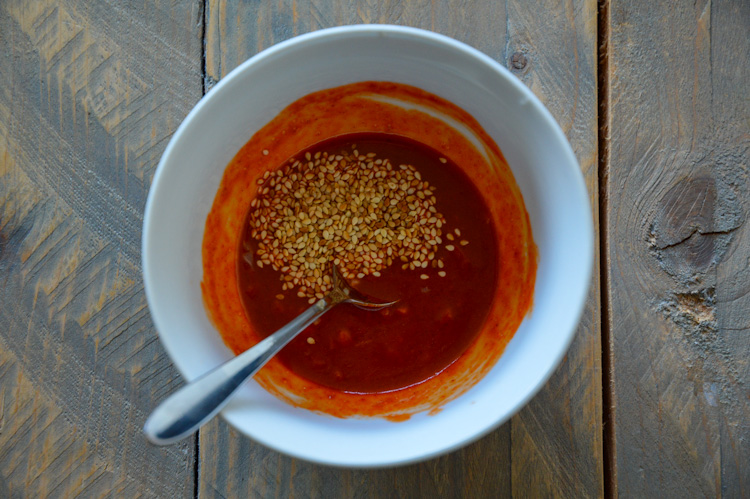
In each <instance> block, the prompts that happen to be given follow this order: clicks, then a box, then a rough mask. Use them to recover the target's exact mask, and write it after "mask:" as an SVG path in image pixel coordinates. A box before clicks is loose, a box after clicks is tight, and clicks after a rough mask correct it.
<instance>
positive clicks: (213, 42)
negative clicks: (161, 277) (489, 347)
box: [0, 0, 750, 498]
mask: <svg viewBox="0 0 750 499" xmlns="http://www.w3.org/2000/svg"><path fill="white" fill-rule="evenodd" d="M239 4H242V5H241V6H240V5H239ZM374 22H377V23H394V24H402V25H409V26H416V27H420V28H426V29H431V30H434V31H437V32H439V33H443V34H446V35H449V36H452V37H454V38H457V39H459V40H461V41H464V42H466V43H468V44H470V45H473V46H474V47H477V48H478V49H480V50H482V51H483V52H485V53H487V54H488V55H489V56H490V57H492V58H494V59H495V60H497V61H499V62H500V63H501V64H503V65H505V66H506V67H508V68H509V69H510V70H511V71H512V72H513V73H514V74H515V75H516V76H517V77H518V78H520V79H521V80H522V81H523V82H524V83H525V84H526V85H528V86H529V87H530V88H531V89H532V90H533V91H534V92H535V93H536V95H538V96H539V97H540V98H541V100H542V101H543V102H544V103H545V104H546V105H547V106H548V108H549V109H550V111H551V112H552V114H553V115H554V116H555V118H556V119H557V120H558V122H559V123H560V125H561V126H562V128H563V130H564V131H565V133H566V134H567V136H568V139H569V140H570V142H571V144H572V145H573V149H574V150H575V153H576V155H577V157H578V159H579V161H580V165H581V169H582V171H583V173H584V175H585V178H586V182H587V186H588V189H589V192H590V194H591V204H592V208H593V213H594V217H595V223H596V226H597V228H598V239H597V255H598V256H597V263H596V269H595V272H594V278H593V281H592V284H591V292H590V296H589V301H588V304H587V306H586V310H585V313H584V316H583V320H582V322H581V325H580V327H579V329H578V333H577V335H576V337H575V341H574V343H573V345H572V346H571V348H570V351H569V352H568V354H567V356H566V357H565V360H564V362H563V363H562V365H561V366H560V367H559V368H558V369H557V372H556V373H555V375H554V376H553V378H552V379H551V380H550V382H549V383H548V384H547V386H546V387H545V388H544V389H543V390H542V391H541V392H540V393H539V394H538V395H537V396H536V397H535V398H534V399H533V400H532V401H531V402H530V403H529V405H528V406H527V407H525V408H524V409H523V410H522V411H521V412H519V413H518V414H517V415H516V416H515V417H513V418H512V419H511V420H510V421H509V422H508V423H506V424H505V425H503V426H502V427H500V428H499V429H497V430H496V431H494V432H493V433H492V434H490V435H489V436H487V437H485V438H484V439H482V440H480V441H479V442H477V443H475V444H473V445H470V446H468V447H467V448H465V449H462V450H459V451H457V452H454V453H452V454H450V455H447V456H444V457H441V458H439V459H435V460H432V461H428V462H425V463H422V464H416V465H412V466H407V467H404V468H397V469H386V470H372V471H368V470H364V471H363V470H340V469H332V468H327V467H322V466H316V465H312V464H308V463H306V462H301V461H297V460H294V459H290V458H288V457H285V456H282V455H279V454H277V453H275V452H272V451H269V450H267V449H265V448H263V447H261V446H260V445H257V444H255V443H253V442H251V441H249V440H247V439H245V438H243V437H241V436H240V435H239V434H238V433H237V432H235V431H234V430H232V429H231V428H230V427H229V426H227V424H225V423H224V422H223V421H219V420H216V421H214V422H212V423H210V424H209V425H208V426H206V427H205V428H204V429H202V430H201V431H200V434H199V436H198V437H197V438H193V439H190V440H187V441H186V442H184V443H182V444H179V445H174V446H172V447H168V448H156V447H152V446H150V445H148V444H147V443H146V441H145V439H144V437H143V435H142V433H141V426H142V424H143V422H144V420H145V418H146V416H147V414H148V413H149V411H150V410H151V409H152V408H153V407H154V406H155V405H156V404H157V402H159V401H160V400H161V399H162V398H164V397H165V396H166V395H167V394H168V393H169V392H171V391H172V390H174V389H175V388H177V387H178V386H179V385H180V384H181V382H182V381H181V379H180V377H179V375H178V374H177V372H176V371H175V369H174V368H173V367H172V365H171V363H170V361H169V359H168V358H167V356H166V354H165V353H164V351H163V349H162V347H161V346H160V344H159V342H158V340H157V336H156V331H155V330H154V327H153V325H152V323H151V320H150V318H149V313H148V309H147V306H146V299H145V296H144V292H143V283H142V278H141V271H140V230H141V225H142V221H143V220H142V219H143V208H144V203H145V200H146V195H147V192H148V188H149V184H150V182H151V179H152V177H153V174H154V169H155V168H156V165H157V162H158V160H159V157H160V155H161V154H162V152H163V150H164V147H165V146H166V144H167V142H168V140H169V138H170V136H171V135H172V133H173V132H174V131H175V129H176V128H177V126H178V125H179V123H180V121H181V120H182V119H183V118H184V117H185V115H186V114H187V113H188V111H189V110H190V108H191V107H192V106H193V105H194V104H195V103H196V102H197V101H198V100H199V99H200V98H201V96H202V95H203V94H204V93H205V92H206V91H207V90H208V89H210V87H211V86H212V85H214V84H215V83H216V82H217V81H218V80H220V79H221V78H222V77H223V76H224V75H226V74H227V73H228V72H229V71H231V70H232V69H233V68H234V67H235V66H237V65H238V64H239V63H241V62H242V61H244V60H245V59H246V58H248V57H250V56H252V55H253V54H255V53H257V52H258V51H260V50H262V49H264V48H266V47H268V46H270V45H273V44H274V43H277V42H280V41H282V40H285V39H287V38H290V37H292V36H294V35H297V34H301V33H305V32H308V31H312V30H316V29H319V28H325V27H329V26H335V25H340V24H352V23H374ZM748 54H750V2H747V1H746V0H716V1H711V0H698V1H697V2H692V1H685V0H678V1H675V2H659V1H656V2H654V1H652V0H600V1H599V2H598V3H597V2H596V1H594V0H582V1H579V2H572V1H568V2H544V1H540V0H506V1H505V2H493V1H490V0H482V1H467V0H432V1H427V0H410V1H407V0H403V1H399V0H387V1H383V2H378V1H377V0H359V1H340V0H337V1H328V2H327V1H322V0H296V1H294V0H291V1H288V0H279V1H256V2H230V1H220V0H208V1H201V0H193V1H182V2H174V1H172V2H169V1H166V0H141V1H117V2H114V1H106V0H95V1H84V0H80V1H78V0H61V1H53V0H39V1H26V0H3V1H0V302H1V303H2V306H0V497H43V496H47V495H49V496H53V497H65V496H73V495H79V494H80V495H82V496H85V497H91V496H94V497H95V496H101V495H108V494H112V495H114V496H116V497H133V496H141V495H143V496H159V497H177V496H181V497H189V496H194V495H198V496H200V497H292V496H293V497H308V496H310V497H324V498H328V497H373V496H377V497H381V496H382V497H438V496H446V497H459V496H462V497H482V496H486V497H502V496H510V495H513V496H531V497H548V496H559V497H596V496H602V495H606V496H616V495H621V496H623V497H653V496H660V497H702V496H727V497H743V496H744V497H748V496H750V223H747V222H746V220H747V217H748V214H750V185H749V182H750V179H749V178H748V167H749V166H750V98H749V97H748V95H749V94H750V85H748V80H749V79H750V60H749V59H748V57H749V56H748Z"/></svg>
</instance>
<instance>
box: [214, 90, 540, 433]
mask: <svg viewBox="0 0 750 499" xmlns="http://www.w3.org/2000/svg"><path fill="white" fill-rule="evenodd" d="M396 101H397V102H401V103H405V104H406V105H405V106H402V105H398V104H396V103H394V102H396ZM420 109H427V110H429V113H426V112H422V111H421V110H420ZM436 115H438V116H440V117H444V118H446V119H447V121H446V119H443V118H440V117H436ZM451 123H458V124H460V126H461V127H462V132H459V131H458V130H457V129H456V128H455V127H454V125H453V124H451ZM349 133H367V134H373V133H388V134H394V135H398V136H402V137H406V138H408V139H412V141H416V142H418V143H420V144H424V146H425V147H426V148H429V149H432V150H434V151H439V153H440V155H441V156H443V157H445V158H447V159H448V160H449V161H450V162H452V165H455V167H456V168H452V167H451V168H447V169H446V170H445V175H449V173H448V172H451V173H450V174H455V170H460V172H463V174H465V176H466V177H468V178H469V179H471V183H472V184H473V188H474V189H475V190H476V191H478V193H479V196H475V195H472V196H469V195H464V196H461V197H460V200H459V199H458V196H457V195H455V194H451V191H452V190H453V185H452V184H453V182H452V181H451V182H450V183H449V185H447V186H446V184H445V179H444V180H442V182H443V183H440V182H441V179H440V178H439V177H440V175H441V174H440V173H438V174H437V175H436V176H435V177H434V178H431V180H430V182H431V183H432V182H434V183H435V185H436V186H439V190H438V191H437V193H436V196H437V197H438V202H439V203H441V205H443V204H444V205H445V206H444V207H441V210H443V215H444V216H445V217H446V218H449V217H462V218H465V219H466V220H464V221H461V222H460V223H461V224H463V225H462V226H460V227H459V228H460V229H461V231H462V232H463V231H464V230H467V231H471V232H472V233H471V234H468V235H467V240H470V244H469V245H468V246H466V247H465V248H464V251H463V254H464V257H465V258H466V259H467V262H475V263H473V264H468V263H467V264H466V265H465V266H464V267H461V265H462V264H461V262H460V261H452V262H451V263H450V264H449V265H446V271H447V272H448V274H447V275H446V277H445V278H443V280H447V281H446V282H447V283H449V284H450V288H451V289H457V287H458V286H461V283H460V282H459V280H458V274H460V273H462V272H469V273H470V275H471V276H472V277H470V278H469V277H467V278H466V281H467V282H468V283H470V284H472V285H473V286H474V288H475V289H474V290H467V291H466V294H465V295H463V298H462V299H467V300H468V298H469V297H474V298H475V299H480V300H481V298H482V297H483V298H485V299H489V300H490V304H489V306H488V307H487V305H481V303H480V306H479V307H476V306H475V305H473V306H472V307H476V309H475V310H474V311H472V312H471V313H470V315H471V317H472V318H471V319H469V320H473V321H477V322H478V323H480V326H479V331H478V332H477V331H476V326H473V325H472V327H469V328H465V329H461V328H458V327H454V328H453V329H452V331H454V333H456V334H457V335H458V336H460V337H457V338H451V340H452V341H444V342H443V344H445V345H450V347H449V348H450V349H451V352H450V353H448V352H445V355H444V356H442V355H443V352H441V351H440V350H439V345H434V344H433V343H438V341H437V340H433V339H429V340H424V336H423V335H427V334H435V328H425V327H422V328H419V327H417V322H419V321H417V320H414V323H413V324H412V325H410V326H409V330H410V332H411V333H412V334H409V335H407V334H405V333H406V326H402V329H401V333H403V334H397V336H398V337H400V338H402V339H403V341H416V342H417V343H415V344H414V345H413V346H410V347H408V348H405V349H404V350H403V351H409V352H410V355H407V356H406V357H394V360H393V361H392V362H387V361H385V360H383V361H382V362H381V363H380V364H379V366H380V367H379V371H380V374H379V375H378V376H379V378H378V379H376V380H373V381H370V380H367V379H364V378H365V377H366V376H363V375H362V374H361V373H360V375H359V378H358V380H357V381H356V383H354V382H352V380H348V381H346V380H344V379H343V378H341V379H339V378H338V377H337V376H336V375H335V374H336V373H335V371H332V370H331V369H329V368H328V367H322V368H321V369H320V370H319V369H318V368H319V367H320V366H316V365H315V362H314V360H313V357H312V356H310V357H309V358H306V356H305V353H304V352H305V351H306V350H305V349H304V345H299V344H297V345H293V346H292V347H291V349H290V351H289V352H287V353H285V354H284V355H283V356H282V357H277V358H274V359H272V360H271V361H270V362H269V363H268V364H267V365H266V366H265V367H264V368H263V369H261V371H260V372H259V373H257V374H256V375H255V378H254V379H255V380H256V381H257V382H258V383H260V385H261V386H263V387H264V388H265V389H266V390H268V391H269V392H271V393H273V394H274V395H276V396H277V397H279V398H281V399H282V400H285V401H287V402H288V403H290V404H292V405H295V406H298V407H303V408H306V409H309V410H312V411H316V412H322V413H326V414H331V415H334V416H337V417H361V416H380V417H385V418H388V419H391V420H403V419H406V418H408V417H409V416H410V415H411V414H414V413H417V412H421V411H437V410H439V409H440V407H441V406H443V405H444V404H445V403H447V402H448V401H450V400H453V399H454V398H456V397H458V396H459V395H461V394H462V393H465V392H466V391H467V390H468V389H469V388H471V387H472V386H473V385H475V384H476V383H477V382H478V381H479V380H481V379H482V377H484V376H485V374H487V372H488V371H489V370H490V369H491V368H492V366H494V365H495V363H496V362H497V360H498V359H499V358H500V356H501V355H502V353H503V350H504V348H505V346H506V345H507V343H508V341H510V339H511V338H512V337H513V334H514V333H515V332H516V330H517V329H518V326H519V325H520V324H521V321H522V320H523V317H524V316H525V315H526V314H527V313H528V312H529V310H530V308H531V302H532V296H533V291H534V280H535V277H536V258H537V255H536V247H535V245H534V241H533V238H532V234H531V225H530V223H529V218H528V215H527V213H526V210H525V207H524V203H523V198H522V196H521V193H520V191H519V189H518V186H517V185H516V183H515V180H514V178H513V175H512V173H511V171H510V168H508V165H507V164H506V162H505V159H504V158H503V155H502V153H501V152H500V150H499V148H498V147H497V145H496V144H495V143H494V142H493V140H492V139H491V138H490V137H489V136H488V135H487V133H486V132H485V131H484V130H483V129H482V127H481V126H480V125H479V123H477V121H476V120H475V119H474V118H472V117H471V115H469V114H468V113H466V112H465V111H464V110H462V109H460V108H458V107H457V106H455V105H454V104H452V103H450V102H448V101H446V100H444V99H441V98H440V97H438V96H435V95H433V94H430V93H427V92H425V91H423V90H420V89H418V88H414V87H410V86H407V85H402V84H397V83H389V82H361V83H354V84H350V85H345V86H341V87H336V88H331V89H327V90H322V91H319V92H315V93H312V94H309V95H307V96H305V97H303V98H301V99H299V100H297V101H295V102H293V103H292V104H290V105H289V106H288V107H287V108H285V109H284V110H283V111H282V112H281V113H280V114H279V115H278V116H276V117H275V118H274V119H272V120H271V121H270V122H269V123H268V124H267V125H266V126H264V127H263V128H262V129H260V130H259V131H257V132H256V133H255V134H254V135H253V136H252V138H251V139H250V141H249V142H248V143H247V144H246V145H245V146H244V147H243V148H242V149H241V150H240V151H239V152H238V153H237V155H236V156H235V157H234V159H233V160H232V162H231V163H230V164H229V165H228V166H227V168H226V170H225V172H224V176H223V178H222V181H221V184H220V186H219V189H218V192H217V194H216V198H215V199H214V204H213V207H212V209H211V212H210V213H209V215H208V217H207V219H206V228H205V231H204V236H203V281H202V283H201V288H202V291H203V299H204V302H205V306H206V310H207V312H208V314H209V317H210V318H211V320H212V322H213V323H214V325H215V326H216V328H217V330H218V331H219V333H220V334H221V336H222V338H223V339H224V341H225V343H226V344H227V345H228V346H229V347H230V348H231V349H232V350H233V351H235V352H239V351H242V350H244V349H246V348H247V347H248V346H249V345H252V344H255V343H257V342H258V341H260V340H261V339H262V338H263V337H264V335H265V334H267V333H268V332H269V331H271V330H273V329H275V328H276V327H278V326H280V325H281V324H283V323H284V322H285V320H286V318H288V317H291V315H293V313H295V312H294V311H293V310H283V307H282V309H280V310H279V315H276V314H259V313H258V312H257V311H252V310H249V309H251V308H252V307H253V306H254V305H253V303H255V300H256V299H261V298H260V294H259V292H256V293H255V294H254V295H253V297H252V300H247V296H246V297H245V299H244V301H245V302H246V303H248V307H247V309H248V310H246V307H245V306H244V305H243V298H242V296H243V294H245V293H247V292H248V290H247V289H244V290H242V291H241V289H242V280H243V279H244V278H243V277H242V276H241V274H242V272H238V258H239V257H240V252H239V251H238V248H239V247H240V244H241V241H242V238H243V234H244V228H245V223H246V216H247V213H248V211H249V209H250V203H251V201H252V199H253V193H254V192H255V191H256V187H257V184H256V182H257V180H258V179H259V178H260V177H261V176H262V175H263V174H264V173H265V172H266V171H268V170H273V169H276V168H277V167H278V166H279V165H281V164H282V163H283V162H284V161H285V160H287V158H290V157H291V156H293V155H295V154H296V153H297V152H299V151H301V150H306V149H309V148H310V147H311V146H313V145H314V144H318V143H320V142H322V141H325V140H327V139H329V138H331V137H337V136H341V135H344V134H349ZM467 133H468V134H469V135H471V139H469V138H467V135H466V134H467ZM408 144H410V147H408V148H407V149H409V150H414V151H417V155H418V156H420V157H421V156H428V157H429V156H430V155H431V154H434V153H433V152H431V151H430V150H429V149H425V148H421V149H420V148H419V147H418V146H417V147H411V146H413V145H414V143H413V142H411V141H410V142H408ZM415 161H416V160H415ZM420 169H421V171H422V172H424V173H425V174H427V175H429V174H430V172H429V169H428V168H426V167H420ZM451 196H456V198H453V199H452V198H451ZM459 201H460V202H459ZM471 202H474V203H476V202H478V203H479V204H478V205H475V206H473V207H469V206H466V207H463V208H462V206H463V205H464V203H471ZM450 203H453V204H450ZM487 214H489V219H490V220H491V221H492V224H490V225H488V226H487V227H489V228H490V229H487V230H482V229H481V227H482V223H484V222H482V220H483V219H486V215H487ZM469 219H471V220H469ZM449 223H457V222H456V220H455V219H449ZM492 225H494V228H495V230H491V227H492ZM455 226H458V225H455ZM455 226H453V227H455ZM488 238H489V239H491V240H493V241H494V246H495V248H496V249H494V250H493V249H488V250H487V251H489V252H490V253H491V252H492V251H496V254H497V258H496V259H494V260H492V261H494V262H495V264H496V269H497V270H496V273H495V274H494V275H493V272H486V274H489V276H488V275H485V272H483V271H482V269H481V268H478V267H472V265H476V264H477V263H476V262H479V261H480V260H482V258H480V257H478V256H477V255H476V254H475V253H473V252H474V251H480V250H482V247H483V246H489V248H492V244H489V245H488V244H486V241H487V239H488ZM479 241H485V244H477V243H478V242H479ZM455 258H456V259H458V258H460V257H459V255H458V254H457V255H455ZM488 258H490V259H491V257H488ZM446 263H448V262H447V261H446ZM458 268H460V270H458ZM490 268H494V267H493V266H492V265H491V264H490ZM392 272H393V275H386V274H387V273H386V272H383V275H382V277H381V278H380V280H377V279H374V278H373V279H367V280H363V282H362V283H361V287H362V289H363V290H364V291H371V292H372V293H373V294H375V295H378V294H380V295H382V296H384V297H385V295H386V294H388V293H389V292H392V290H389V289H375V288H372V287H370V286H371V285H372V286H378V285H382V286H385V287H386V288H387V287H388V285H389V283H393V284H394V285H395V284H396V283H400V285H402V286H404V285H405V284H406V283H409V284H411V283H413V281H412V279H411V276H399V275H398V273H399V270H398V269H394V270H393V271H392ZM449 276H450V277H449ZM247 277H248V278H249V276H247ZM407 277H408V278H407ZM261 278H262V277H261ZM448 279H453V281H450V280H448ZM477 279H484V281H482V284H481V285H479V281H477ZM436 280H437V278H435V277H434V276H431V277H430V279H428V282H430V284H432V283H434V282H435V281H436ZM474 283H477V284H476V285H474ZM420 284H421V283H420ZM276 286H279V284H278V281H276ZM447 289H448V286H446V287H445V288H441V289H438V287H437V286H436V287H435V289H434V290H433V291H432V293H433V296H436V297H437V300H435V301H439V302H442V303H454V302H455V304H456V305H457V306H456V307H455V309H456V313H469V311H467V308H469V307H468V306H467V305H466V304H465V303H460V302H459V301H458V300H459V298H456V299H455V300H449V299H447V298H445V297H440V296H439V294H440V293H442V292H443V291H444V290H447ZM480 291H481V294H480V293H479V292H480ZM277 292H278V288H275V289H274V291H273V292H271V293H269V294H268V295H267V298H263V299H268V300H270V299H272V297H273V296H274V295H275V294H277ZM398 293H400V295H399V298H400V299H402V302H400V304H401V303H403V304H404V305H407V306H408V305H410V304H411V302H412V300H417V299H419V298H421V297H419V298H417V297H414V296H412V295H410V294H409V291H408V290H404V289H399V290H398ZM413 294H416V293H413ZM407 300H408V302H407ZM250 302H252V303H250ZM279 302H284V303H285V304H287V305H288V304H289V303H291V302H293V300H289V303H287V299H284V300H279ZM258 303H259V302H258ZM298 305H299V306H304V304H298ZM458 305H460V306H458ZM269 306H270V304H269ZM482 307H487V308H486V309H485V310H484V312H483V311H482ZM397 310H398V307H395V308H394V309H392V310H390V311H389V313H396V312H397ZM434 310H435V309H434V308H433V311H434ZM248 312H249V313H248ZM351 313H353V312H352V311H347V310H346V309H345V307H343V306H342V307H341V310H338V311H337V310H333V311H332V312H331V316H330V317H328V318H324V320H327V321H331V322H333V321H335V322H333V324H334V325H336V324H338V325H339V326H342V325H343V324H344V322H345V321H347V320H348V319H346V317H345V316H346V315H347V314H351ZM418 313H420V312H419V311H415V310H407V315H404V320H410V319H409V317H411V318H412V319H415V318H416V317H417V315H412V314H418ZM285 314H286V315H285ZM261 317H262V319H261ZM381 318H382V319H385V320H388V316H385V317H378V319H381ZM364 320H366V321H370V322H369V324H375V323H376V322H377V319H376V317H375V316H373V317H367V318H365V319H364ZM259 321H266V322H264V323H263V324H261V323H260V322H259ZM339 321H341V322H339ZM454 322H460V321H458V320H456V321H454ZM432 323H433V324H434V323H435V321H434V320H433V321H432ZM475 323H476V322H475ZM329 324H330V323H329ZM340 329H341V328H336V327H333V328H328V327H327V326H326V323H324V322H323V321H321V324H320V325H319V326H318V329H316V330H310V331H308V332H303V333H302V339H301V340H300V341H304V339H306V338H307V337H308V336H311V334H315V335H321V336H319V338H320V340H321V341H316V345H314V346H322V347H325V348H326V349H328V351H327V352H326V353H325V354H324V355H325V356H330V357H335V356H336V355H338V354H340V353H341V352H342V351H343V350H344V349H343V346H342V347H338V346H335V345H334V343H333V342H334V340H336V341H339V340H341V339H343V340H346V335H344V337H343V338H338V337H337V335H339V333H340ZM324 330H326V331H328V332H326V333H324ZM449 330H450V329H443V330H441V331H442V333H438V334H446V335H447V334H448V331H449ZM459 330H460V331H459ZM350 332H351V338H352V340H351V341H352V343H353V342H354V341H355V338H359V337H360V335H357V334H355V333H361V332H357V331H350ZM459 333H460V334H459ZM323 334H325V335H327V336H326V338H327V339H324V338H323V336H322V335H323ZM386 334H387V333H386ZM444 339H445V338H444ZM326 341H329V342H330V345H327V344H326ZM467 342H468V346H467V345H466V344H467ZM417 344H418V345H420V346H421V347H425V348H430V349H431V352H432V353H431V356H434V355H441V356H442V357H441V360H440V361H439V362H438V361H437V360H431V361H420V362H418V361H417V359H416V358H415V357H416V356H417V355H418V352H419V351H420V350H419V347H417V346H416V345H417ZM373 348H374V347H373ZM383 348H387V346H384V347H383ZM393 350H394V351H395V350H399V349H396V348H395V347H393ZM373 351H374V350H373ZM461 351H463V353H461ZM376 355H379V356H382V352H381V351H377V353H376ZM397 355H400V353H399V354H397ZM455 355H458V358H455ZM362 356H364V354H362ZM362 356H360V360H361V358H362ZM451 358H455V360H454V361H453V362H452V363H451ZM326 360H327V363H328V364H333V363H335V362H338V361H337V360H336V359H332V358H327V359H326ZM446 363H449V364H450V365H448V366H447V367H445V368H444V369H443V370H442V371H440V372H439V373H438V374H435V372H437V371H438V370H439V369H440V365H445V364H446ZM290 366H291V367H290ZM417 366H421V367H417ZM342 367H356V366H351V365H349V366H343V365H342ZM340 370H341V371H342V375H343V372H344V369H340ZM297 371H298V372H297ZM332 374H333V376H332ZM386 374H387V375H386ZM433 374H434V375H433ZM431 375H432V377H429V378H428V379H426V380H424V381H422V382H421V383H416V384H412V385H410V386H408V387H406V388H401V389H396V390H392V391H382V390H384V389H386V388H387V387H389V386H391V387H393V386H398V385H401V386H403V385H404V384H408V383H410V382H411V381H413V380H419V379H424V377H428V376H431ZM368 383H369V384H368ZM346 390H351V391H346ZM353 392H357V393H353Z"/></svg>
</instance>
